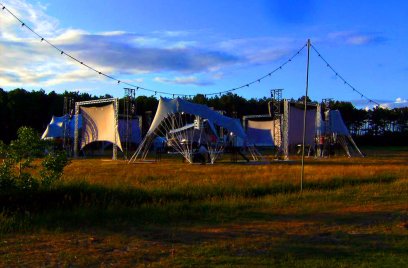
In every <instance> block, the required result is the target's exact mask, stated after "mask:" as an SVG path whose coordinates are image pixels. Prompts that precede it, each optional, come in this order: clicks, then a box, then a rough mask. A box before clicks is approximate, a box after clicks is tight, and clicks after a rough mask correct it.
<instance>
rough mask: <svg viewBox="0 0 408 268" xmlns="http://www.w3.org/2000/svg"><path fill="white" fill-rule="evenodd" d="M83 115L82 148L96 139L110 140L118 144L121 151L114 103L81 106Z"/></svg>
mask: <svg viewBox="0 0 408 268" xmlns="http://www.w3.org/2000/svg"><path fill="white" fill-rule="evenodd" d="M80 109H81V115H82V139H81V149H82V148H84V147H85V146H86V145H87V144H89V143H91V142H94V141H108V142H111V143H113V144H116V145H117V146H118V147H119V149H120V150H121V151H123V150H122V144H121V142H120V137H119V132H118V128H117V126H116V127H115V125H116V124H115V110H114V107H113V103H111V104H108V105H104V106H100V107H80Z"/></svg>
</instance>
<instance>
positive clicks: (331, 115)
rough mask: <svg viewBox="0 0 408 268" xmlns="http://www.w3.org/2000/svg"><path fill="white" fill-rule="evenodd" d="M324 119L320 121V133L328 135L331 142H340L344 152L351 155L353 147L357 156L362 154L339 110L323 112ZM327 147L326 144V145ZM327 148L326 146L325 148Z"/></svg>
mask: <svg viewBox="0 0 408 268" xmlns="http://www.w3.org/2000/svg"><path fill="white" fill-rule="evenodd" d="M325 118H326V120H325V121H321V124H320V133H321V135H324V136H326V137H329V138H330V139H331V140H332V142H334V143H338V144H340V145H341V146H342V147H343V149H344V151H345V152H346V154H347V155H348V156H349V157H351V155H352V151H351V150H353V149H354V151H355V153H356V154H358V155H359V156H363V154H362V152H361V151H360V149H359V148H358V147H357V144H356V143H355V142H354V140H353V138H352V137H351V135H350V132H349V131H348V129H347V126H346V124H345V123H344V121H343V118H342V116H341V113H340V111H339V110H329V111H326V112H325ZM350 144H351V146H350ZM326 147H327V146H326ZM325 150H327V148H325Z"/></svg>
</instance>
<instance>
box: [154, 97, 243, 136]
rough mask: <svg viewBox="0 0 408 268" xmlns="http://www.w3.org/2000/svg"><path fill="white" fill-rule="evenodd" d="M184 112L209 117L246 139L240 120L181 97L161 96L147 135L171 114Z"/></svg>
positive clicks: (211, 120) (214, 122) (215, 122)
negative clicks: (169, 97)
mask: <svg viewBox="0 0 408 268" xmlns="http://www.w3.org/2000/svg"><path fill="white" fill-rule="evenodd" d="M182 112H184V113H187V114H191V115H197V116H200V117H202V118H205V119H208V120H209V121H210V122H211V123H213V124H215V125H218V126H221V127H223V128H226V129H228V130H229V131H231V132H233V133H234V134H235V135H236V136H238V137H240V138H242V139H246V134H245V131H244V129H243V128H242V126H241V124H240V123H239V121H237V120H235V119H233V118H230V117H227V116H223V115H221V114H220V113H218V112H215V111H213V110H211V109H210V108H208V107H207V106H205V105H201V104H195V103H191V102H188V101H185V100H183V99H180V98H176V99H167V98H160V100H159V106H158V108H157V112H156V115H155V116H154V119H153V122H152V124H151V126H150V128H149V131H148V132H147V135H149V134H152V133H153V132H154V131H155V130H156V129H157V128H158V127H159V126H160V124H161V123H162V122H163V120H164V119H166V118H167V117H168V116H169V115H170V114H175V113H182Z"/></svg>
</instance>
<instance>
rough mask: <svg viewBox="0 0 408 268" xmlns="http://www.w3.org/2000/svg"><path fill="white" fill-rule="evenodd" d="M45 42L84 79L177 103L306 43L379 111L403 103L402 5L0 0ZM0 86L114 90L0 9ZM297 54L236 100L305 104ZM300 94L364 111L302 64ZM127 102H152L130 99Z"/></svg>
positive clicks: (229, 83) (330, 0) (335, 83)
mask: <svg viewBox="0 0 408 268" xmlns="http://www.w3.org/2000/svg"><path fill="white" fill-rule="evenodd" d="M0 3H1V4H3V5H5V6H6V7H7V8H9V9H10V10H11V11H12V12H14V13H15V14H16V15H17V16H18V17H20V18H21V19H22V20H23V21H24V22H25V23H26V24H27V25H29V26H30V27H32V28H33V29H34V30H35V31H36V32H38V33H39V34H40V35H42V36H44V37H45V38H46V39H47V40H49V41H50V42H51V43H53V44H54V45H56V46H57V47H59V48H61V49H62V50H64V51H65V52H67V53H70V54H71V55H73V56H74V57H76V58H78V59H79V60H80V61H83V62H84V63H86V64H88V65H90V66H92V67H94V68H95V69H97V70H99V71H102V72H105V73H107V74H109V75H112V76H114V77H117V78H118V79H120V80H121V81H127V82H129V83H132V84H135V85H140V86H142V87H145V88H149V89H153V90H157V91H166V92H177V93H184V94H196V93H204V94H206V93H212V92H218V91H224V90H228V89H231V88H235V87H238V86H241V85H245V84H247V83H248V82H251V81H254V80H257V79H258V78H259V77H262V76H264V75H265V74H267V73H269V72H271V71H272V70H274V69H275V68H276V67H278V66H280V65H281V64H282V63H284V62H285V61H286V60H287V59H288V58H289V57H291V56H292V55H293V54H294V53H295V52H296V51H297V50H299V49H300V48H301V47H302V46H304V45H305V43H306V41H307V39H308V38H310V39H311V42H312V44H313V45H314V46H315V47H316V48H317V49H318V51H319V52H320V53H321V55H322V56H323V57H324V58H325V59H326V60H327V61H328V62H329V63H330V64H331V66H332V67H334V69H336V71H337V72H338V73H339V74H340V75H341V76H342V77H344V78H345V79H346V80H347V82H349V83H350V84H351V85H353V86H354V87H355V88H356V89H358V90H359V91H361V92H363V93H364V94H365V95H367V96H368V97H370V98H372V99H374V100H376V101H378V102H380V103H388V105H390V106H393V105H398V106H401V105H404V104H405V103H406V102H407V101H406V100H407V99H408V89H407V85H408V83H407V82H408V61H407V59H408V52H407V48H406V47H407V45H406V44H407V43H408V35H407V28H408V2H406V1H402V0H401V1H398V0H394V1H377V0H360V1H351V0H341V1H334V0H321V1H317V0H303V1H295V0H254V1H244V0H195V1H190V0H116V1H114V0H104V1H100V0H86V1H84V0H81V1H79V0H70V1H66V0H52V1H51V0H48V1H46V0H39V1H28V0H0ZM0 12H1V13H0V55H1V57H0V87H1V88H4V89H6V90H11V89H14V88H16V87H22V88H25V89H28V90H38V89H41V88H42V89H44V90H45V91H47V92H48V91H51V90H54V91H56V92H62V91H64V90H69V91H86V92H89V93H92V94H96V95H102V94H111V95H114V96H117V97H121V96H122V95H123V91H124V90H123V85H122V84H117V83H115V82H112V81H110V80H109V79H106V78H103V77H102V76H100V75H98V74H96V73H95V72H92V71H90V70H88V69H86V68H85V67H84V66H81V65H80V64H78V63H76V62H74V61H72V60H71V59H69V58H68V57H66V56H65V55H61V54H60V53H59V52H58V51H56V50H55V49H53V48H51V47H50V46H48V45H47V44H46V43H45V42H41V41H40V39H39V38H38V37H36V36H34V35H33V34H32V33H30V32H29V31H27V29H25V27H21V24H20V23H18V22H17V21H16V20H15V19H14V18H13V17H12V16H11V15H10V14H8V13H7V12H6V11H4V10H3V11H0ZM306 52H307V51H306V49H304V50H302V52H301V53H300V54H299V55H298V56H297V57H295V58H294V59H293V60H292V61H291V62H289V63H288V64H287V65H285V66H284V68H282V69H281V70H279V71H277V72H275V73H274V74H273V75H271V76H270V77H268V78H267V79H265V80H263V81H262V82H260V83H256V84H254V85H253V86H251V87H245V88H242V89H240V90H237V91H235V93H237V94H238V95H241V96H243V97H246V98H250V97H256V98H261V97H264V96H269V94H270V93H269V92H270V89H273V88H283V89H284V93H283V95H284V97H285V98H292V97H293V98H298V97H300V96H302V95H303V94H304V90H305V76H306V74H305V71H306V57H307V54H306ZM310 63H311V65H310V80H309V81H310V84H309V91H310V96H311V98H312V99H314V100H321V99H322V98H335V99H340V100H349V101H353V102H354V103H355V104H356V105H359V106H365V105H367V104H368V103H367V102H366V101H365V100H364V99H361V98H360V96H359V95H358V94H356V93H355V92H353V91H352V90H351V89H350V88H349V87H348V86H347V85H345V84H344V83H343V82H342V81H341V80H340V79H339V78H338V77H336V75H335V74H334V73H333V72H331V71H330V69H329V68H327V66H326V63H324V62H323V61H322V60H321V59H320V58H319V57H318V55H317V53H315V52H314V51H311V55H310ZM138 94H142V95H152V93H151V92H146V91H140V92H138Z"/></svg>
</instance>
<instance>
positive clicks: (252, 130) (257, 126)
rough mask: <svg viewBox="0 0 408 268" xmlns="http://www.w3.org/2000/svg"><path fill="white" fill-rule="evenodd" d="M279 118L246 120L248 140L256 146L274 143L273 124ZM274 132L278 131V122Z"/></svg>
mask: <svg viewBox="0 0 408 268" xmlns="http://www.w3.org/2000/svg"><path fill="white" fill-rule="evenodd" d="M277 121H279V120H268V121H254V120H248V127H247V135H248V140H249V141H250V142H252V143H254V144H255V145H257V146H273V145H274V136H275V135H274V133H273V130H274V124H275V123H277ZM275 132H276V133H279V132H280V126H279V123H277V124H276V127H275Z"/></svg>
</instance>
